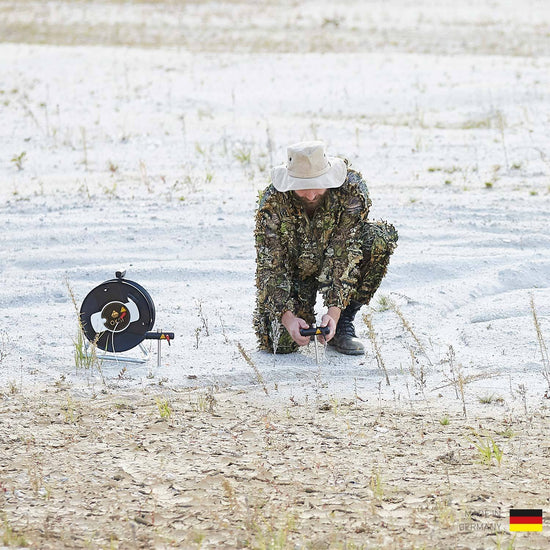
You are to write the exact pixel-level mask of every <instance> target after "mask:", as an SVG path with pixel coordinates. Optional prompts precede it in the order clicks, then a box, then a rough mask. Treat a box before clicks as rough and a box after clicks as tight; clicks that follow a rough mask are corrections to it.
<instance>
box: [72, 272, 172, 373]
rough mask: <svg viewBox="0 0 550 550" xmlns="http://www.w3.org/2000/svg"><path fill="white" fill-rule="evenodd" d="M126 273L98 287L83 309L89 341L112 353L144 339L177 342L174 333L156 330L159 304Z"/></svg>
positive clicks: (84, 326) (126, 349)
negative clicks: (127, 277) (154, 328)
mask: <svg viewBox="0 0 550 550" xmlns="http://www.w3.org/2000/svg"><path fill="white" fill-rule="evenodd" d="M125 276H126V271H117V272H116V274H115V277H116V278H115V279H110V280H108V281H105V282H104V283H102V284H100V285H99V286H97V287H95V288H94V289H93V290H92V291H91V292H89V293H88V295H87V296H86V297H85V298H84V301H83V302H82V305H81V306H80V321H81V324H82V330H83V332H84V335H85V336H86V338H87V339H88V340H89V341H90V342H91V343H92V344H94V345H96V346H97V347H98V348H99V349H102V350H104V351H106V352H110V353H115V354H116V353H121V352H124V351H128V350H130V349H132V348H134V347H136V346H138V345H140V344H141V343H142V342H143V340H159V365H160V341H161V340H166V341H167V342H168V344H170V341H171V340H173V339H174V333H173V332H164V331H153V330H152V329H153V325H154V324H155V304H154V303H153V299H152V298H151V296H150V294H149V293H148V292H147V291H146V290H145V289H144V288H143V287H142V286H141V285H139V284H138V283H136V282H135V281H130V280H129V279H125V278H124V277H125Z"/></svg>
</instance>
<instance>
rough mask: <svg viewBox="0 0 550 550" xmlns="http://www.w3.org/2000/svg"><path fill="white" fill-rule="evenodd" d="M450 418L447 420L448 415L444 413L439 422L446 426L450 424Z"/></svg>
mask: <svg viewBox="0 0 550 550" xmlns="http://www.w3.org/2000/svg"><path fill="white" fill-rule="evenodd" d="M450 422H451V421H450V420H449V417H448V416H447V415H444V416H442V417H441V418H440V419H439V423H440V424H441V425H442V426H448V425H449V424H450Z"/></svg>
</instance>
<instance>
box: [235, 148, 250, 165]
mask: <svg viewBox="0 0 550 550" xmlns="http://www.w3.org/2000/svg"><path fill="white" fill-rule="evenodd" d="M234 157H235V158H236V159H237V160H238V161H239V162H240V163H241V164H250V160H251V158H252V151H251V150H250V149H248V150H245V149H243V148H239V149H237V151H235V154H234Z"/></svg>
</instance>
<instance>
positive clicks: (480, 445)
mask: <svg viewBox="0 0 550 550" xmlns="http://www.w3.org/2000/svg"><path fill="white" fill-rule="evenodd" d="M475 436H476V439H472V440H470V441H471V442H472V444H473V445H474V447H475V448H476V449H477V451H478V454H479V461H480V462H481V464H485V465H486V466H490V465H491V464H492V461H493V458H494V459H495V460H496V462H497V464H498V466H499V467H500V464H501V462H502V458H503V456H504V451H503V450H502V449H501V448H500V447H499V446H498V444H497V443H496V441H495V440H494V439H493V438H492V437H491V436H487V437H482V436H480V435H478V434H475Z"/></svg>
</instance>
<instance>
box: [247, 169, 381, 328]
mask: <svg viewBox="0 0 550 550" xmlns="http://www.w3.org/2000/svg"><path fill="white" fill-rule="evenodd" d="M370 205H371V201H370V199H369V196H368V190H367V186H366V184H365V182H364V181H363V179H362V177H361V174H360V173H358V172H355V171H354V170H351V169H348V173H347V177H346V181H345V182H344V184H343V185H342V186H341V187H338V188H335V189H328V191H327V192H326V193H325V196H324V199H323V202H322V203H321V204H320V205H319V206H318V207H317V209H316V211H315V213H314V215H313V217H312V218H310V217H309V216H308V215H307V214H306V211H305V209H304V207H303V205H302V203H301V201H300V199H299V198H298V197H297V196H296V195H295V194H294V193H293V192H286V193H281V192H278V191H277V190H275V188H274V187H273V185H270V186H269V187H268V188H267V189H266V190H265V192H264V194H263V196H262V197H261V200H260V203H259V206H258V211H257V213H256V229H255V232H254V235H255V240H256V253H257V257H256V286H257V289H258V294H259V296H260V295H261V298H262V300H261V302H262V305H261V307H262V309H264V311H265V312H266V313H268V314H269V316H270V317H271V318H277V319H280V317H281V315H282V314H283V313H284V312H285V311H286V310H290V311H292V312H293V313H294V312H296V307H297V304H296V303H295V300H294V299H293V292H292V289H293V288H295V282H294V281H295V279H296V278H297V279H299V280H301V281H306V280H312V279H314V280H316V282H317V288H318V291H319V292H320V293H321V295H322V296H323V300H324V304H325V306H326V307H330V306H337V307H339V308H341V309H344V308H345V307H346V305H347V304H348V302H349V296H350V293H351V292H352V291H353V290H354V289H355V287H356V286H357V283H358V279H359V269H358V264H359V262H360V261H361V260H362V258H363V254H362V249H361V242H359V240H360V239H358V233H359V231H360V229H361V225H362V223H361V222H363V221H366V220H367V215H368V212H369V208H370Z"/></svg>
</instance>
